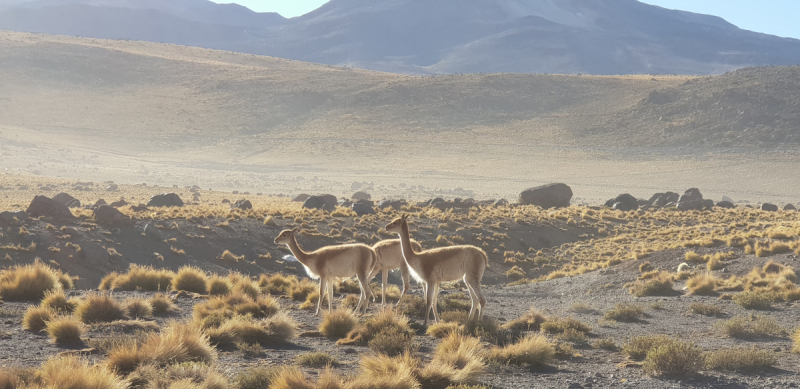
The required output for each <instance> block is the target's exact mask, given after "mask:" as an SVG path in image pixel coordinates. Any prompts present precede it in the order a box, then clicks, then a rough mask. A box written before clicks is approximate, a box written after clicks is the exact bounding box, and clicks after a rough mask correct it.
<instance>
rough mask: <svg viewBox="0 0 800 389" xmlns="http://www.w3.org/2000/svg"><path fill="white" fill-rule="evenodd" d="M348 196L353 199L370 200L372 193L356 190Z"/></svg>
mask: <svg viewBox="0 0 800 389" xmlns="http://www.w3.org/2000/svg"><path fill="white" fill-rule="evenodd" d="M350 198H351V199H353V200H372V195H371V194H369V193H367V192H356V193H353V196H351V197H350Z"/></svg>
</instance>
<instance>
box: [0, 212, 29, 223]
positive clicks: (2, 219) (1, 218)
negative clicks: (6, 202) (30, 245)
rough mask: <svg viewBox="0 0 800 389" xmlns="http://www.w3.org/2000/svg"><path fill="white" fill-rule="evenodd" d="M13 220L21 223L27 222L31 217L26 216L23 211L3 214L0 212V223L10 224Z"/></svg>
mask: <svg viewBox="0 0 800 389" xmlns="http://www.w3.org/2000/svg"><path fill="white" fill-rule="evenodd" d="M14 218H17V220H20V221H22V220H28V219H30V218H31V217H30V216H28V214H27V213H25V212H23V211H4V212H0V223H4V224H8V223H11V222H12V221H14Z"/></svg>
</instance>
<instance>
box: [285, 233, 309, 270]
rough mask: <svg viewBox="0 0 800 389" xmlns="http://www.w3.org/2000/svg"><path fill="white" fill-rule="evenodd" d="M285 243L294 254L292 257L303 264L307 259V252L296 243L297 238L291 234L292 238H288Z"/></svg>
mask: <svg viewBox="0 0 800 389" xmlns="http://www.w3.org/2000/svg"><path fill="white" fill-rule="evenodd" d="M286 245H287V246H289V251H291V252H292V255H294V257H295V258H297V260H298V261H300V263H302V264H303V265H305V264H306V262H307V261H308V253H307V252H305V251H303V249H302V248H300V245H299V244H297V238H296V237H294V236H292V240H290V241H289V243H287V244H286Z"/></svg>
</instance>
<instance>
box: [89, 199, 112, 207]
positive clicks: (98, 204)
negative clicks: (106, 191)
mask: <svg viewBox="0 0 800 389" xmlns="http://www.w3.org/2000/svg"><path fill="white" fill-rule="evenodd" d="M103 205H108V203H107V202H106V201H105V200H103V199H100V200H97V202H95V203H94V207H92V208H97V207H101V206H103Z"/></svg>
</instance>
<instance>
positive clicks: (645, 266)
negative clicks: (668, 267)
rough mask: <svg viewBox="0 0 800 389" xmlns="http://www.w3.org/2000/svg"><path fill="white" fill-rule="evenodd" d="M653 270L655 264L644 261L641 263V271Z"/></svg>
mask: <svg viewBox="0 0 800 389" xmlns="http://www.w3.org/2000/svg"><path fill="white" fill-rule="evenodd" d="M652 270H653V265H651V264H650V262H644V263H642V264H641V265H639V272H640V273H646V272H649V271H652Z"/></svg>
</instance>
